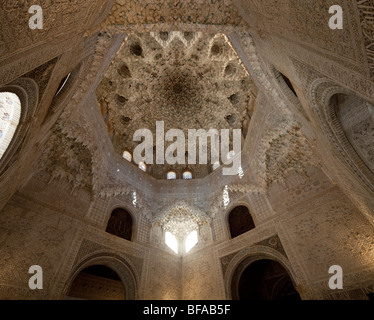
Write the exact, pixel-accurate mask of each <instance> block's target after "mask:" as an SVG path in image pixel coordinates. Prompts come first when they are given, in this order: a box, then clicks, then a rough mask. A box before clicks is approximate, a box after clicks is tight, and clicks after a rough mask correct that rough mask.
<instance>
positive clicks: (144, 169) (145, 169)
mask: <svg viewBox="0 0 374 320" xmlns="http://www.w3.org/2000/svg"><path fill="white" fill-rule="evenodd" d="M139 169H140V170H142V171H144V172H146V171H147V166H146V165H145V163H144V162H142V161H141V162H139Z"/></svg>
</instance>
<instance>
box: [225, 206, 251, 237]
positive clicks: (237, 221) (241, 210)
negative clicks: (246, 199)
mask: <svg viewBox="0 0 374 320" xmlns="http://www.w3.org/2000/svg"><path fill="white" fill-rule="evenodd" d="M229 227H230V234H231V238H235V237H237V236H240V235H241V234H243V233H246V232H247V231H250V230H252V229H254V228H255V224H254V222H253V219H252V216H251V214H250V213H249V210H248V208H247V207H245V206H239V207H236V208H234V209H233V210H231V212H230V214H229Z"/></svg>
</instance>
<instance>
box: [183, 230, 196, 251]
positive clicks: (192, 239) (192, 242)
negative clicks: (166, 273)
mask: <svg viewBox="0 0 374 320" xmlns="http://www.w3.org/2000/svg"><path fill="white" fill-rule="evenodd" d="M197 242H198V238H197V231H196V230H194V231H192V232H191V233H190V234H189V235H188V236H187V237H186V240H185V242H184V246H185V249H186V253H188V252H189V251H190V250H191V249H192V248H193V247H194V246H196V244H197Z"/></svg>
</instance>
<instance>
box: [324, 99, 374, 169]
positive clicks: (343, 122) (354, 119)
mask: <svg viewBox="0 0 374 320" xmlns="http://www.w3.org/2000/svg"><path fill="white" fill-rule="evenodd" d="M330 106H331V108H332V110H333V111H335V115H336V118H337V120H338V121H339V124H340V126H341V129H342V130H343V132H344V134H345V136H346V138H347V140H348V141H349V143H350V144H351V146H352V147H353V149H354V150H355V151H356V152H357V154H358V155H359V156H360V158H361V159H362V161H363V162H364V163H365V164H366V166H367V167H368V168H369V169H370V171H371V172H372V173H373V174H374V105H373V104H371V103H370V102H368V101H365V100H364V99H362V98H360V97H358V96H355V95H349V94H345V93H336V94H334V95H333V96H332V97H331V98H330Z"/></svg>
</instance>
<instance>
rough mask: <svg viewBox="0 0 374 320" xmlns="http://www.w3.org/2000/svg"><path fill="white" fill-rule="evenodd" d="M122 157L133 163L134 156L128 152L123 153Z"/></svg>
mask: <svg viewBox="0 0 374 320" xmlns="http://www.w3.org/2000/svg"><path fill="white" fill-rule="evenodd" d="M122 157H123V158H124V159H126V160H127V161H128V162H131V161H132V155H131V153H130V152H128V151H125V152H124V153H123V155H122Z"/></svg>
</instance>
